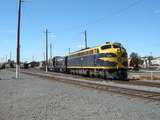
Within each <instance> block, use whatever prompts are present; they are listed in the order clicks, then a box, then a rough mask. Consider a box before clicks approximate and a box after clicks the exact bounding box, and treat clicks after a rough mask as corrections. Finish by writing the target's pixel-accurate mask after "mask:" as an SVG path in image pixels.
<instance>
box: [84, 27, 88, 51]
mask: <svg viewBox="0 0 160 120" xmlns="http://www.w3.org/2000/svg"><path fill="white" fill-rule="evenodd" d="M84 39H85V49H87V48H88V46H87V31H86V30H85V31H84Z"/></svg>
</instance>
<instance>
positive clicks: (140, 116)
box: [0, 70, 160, 120]
mask: <svg viewBox="0 0 160 120" xmlns="http://www.w3.org/2000/svg"><path fill="white" fill-rule="evenodd" d="M14 77H15V73H13V72H9V71H5V70H3V71H0V78H1V80H0V120H160V102H155V101H151V100H143V99H140V98H132V97H128V96H123V95H118V94H114V93H109V92H104V91H98V90H93V89H88V88H83V87H79V86H75V85H69V84H65V83H60V82H56V81H53V80H47V79H44V78H43V79H41V78H38V77H33V76H28V75H22V79H21V80H15V78H14Z"/></svg>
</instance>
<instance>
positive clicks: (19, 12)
mask: <svg viewBox="0 0 160 120" xmlns="http://www.w3.org/2000/svg"><path fill="white" fill-rule="evenodd" d="M21 3H22V1H21V0H19V6H18V27H17V59H16V79H20V27H21Z"/></svg>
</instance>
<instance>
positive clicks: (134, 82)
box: [29, 69, 160, 88]
mask: <svg viewBox="0 0 160 120" xmlns="http://www.w3.org/2000/svg"><path fill="white" fill-rule="evenodd" d="M29 71H30V72H34V73H35V72H38V73H42V74H44V73H45V72H44V71H43V70H40V69H29ZM48 73H49V74H52V75H55V76H66V77H72V78H78V79H84V80H89V81H104V79H101V78H93V77H84V76H80V75H71V74H65V73H56V72H48ZM108 81H110V80H108ZM112 82H115V83H119V84H126V85H139V86H148V87H158V88H160V82H159V83H156V82H147V81H141V80H133V79H130V80H129V81H119V80H115V81H114V80H113V81H112Z"/></svg>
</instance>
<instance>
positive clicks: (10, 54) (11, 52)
mask: <svg viewBox="0 0 160 120" xmlns="http://www.w3.org/2000/svg"><path fill="white" fill-rule="evenodd" d="M9 59H10V61H12V52H11V51H10V58H9Z"/></svg>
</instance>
